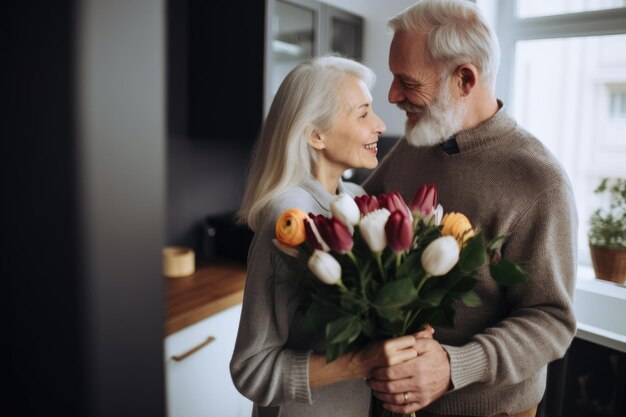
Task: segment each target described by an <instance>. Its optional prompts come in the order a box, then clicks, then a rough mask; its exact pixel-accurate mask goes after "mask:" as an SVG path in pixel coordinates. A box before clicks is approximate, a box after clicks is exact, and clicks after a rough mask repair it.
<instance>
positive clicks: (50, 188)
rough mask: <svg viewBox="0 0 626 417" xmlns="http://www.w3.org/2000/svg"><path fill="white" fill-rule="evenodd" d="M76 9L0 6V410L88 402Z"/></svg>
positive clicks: (70, 411)
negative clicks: (83, 323)
mask: <svg viewBox="0 0 626 417" xmlns="http://www.w3.org/2000/svg"><path fill="white" fill-rule="evenodd" d="M74 12H75V7H74V4H73V2H69V1H66V2H59V3H58V4H56V3H55V4H53V3H51V2H18V1H9V2H2V5H1V6H0V15H2V16H3V26H4V25H7V26H4V27H3V29H4V30H5V31H6V33H3V35H2V36H1V39H2V41H1V42H2V51H3V57H2V59H3V67H4V71H7V70H8V72H3V74H4V75H3V77H2V91H3V92H4V94H3V96H4V97H3V100H2V101H3V111H2V114H3V119H2V120H3V121H2V126H3V129H2V141H1V143H2V152H1V155H2V163H1V164H0V167H1V169H2V207H3V215H2V228H1V229H0V230H1V232H0V238H1V240H2V255H1V259H2V261H1V262H0V268H1V269H0V271H1V272H0V275H2V277H3V278H2V282H3V283H2V287H3V288H2V290H0V297H1V301H0V315H1V316H2V321H3V323H4V326H3V329H2V331H0V357H2V358H3V360H2V365H1V366H0V381H1V382H2V384H1V386H2V387H3V389H2V390H0V409H1V410H2V411H0V413H1V414H3V415H10V416H15V417H18V416H19V417H21V416H46V415H50V414H49V413H51V412H52V411H61V410H63V413H64V415H67V416H76V417H77V416H80V415H82V414H83V411H84V407H85V402H84V399H85V389H84V384H83V382H84V379H83V375H82V374H81V371H80V369H81V366H82V364H83V351H82V341H81V338H80V337H79V336H78V335H80V334H81V316H80V311H81V308H82V303H81V298H80V297H79V294H80V293H81V288H82V283H81V279H80V275H79V265H78V264H77V262H76V261H77V258H76V254H77V252H78V225H77V223H76V221H75V220H74V219H75V218H76V215H77V207H76V205H75V201H76V197H77V188H76V184H77V178H76V169H75V165H76V164H75V162H76V143H77V141H76V137H75V135H74V122H75V115H74V109H75V107H76V106H75V103H74V98H73V79H74V70H73V62H74V57H75V51H74V49H73V47H72V40H73V36H74V34H73V30H72V27H73V19H74ZM3 32H4V31H3ZM44 69H45V70H44ZM7 92H8V95H5V94H7ZM6 387H8V388H9V389H8V391H7V389H6ZM67 393H73V394H72V395H71V396H70V395H67ZM7 410H8V414H5V413H6V412H7Z"/></svg>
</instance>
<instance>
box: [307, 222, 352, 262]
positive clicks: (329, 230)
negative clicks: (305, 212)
mask: <svg viewBox="0 0 626 417" xmlns="http://www.w3.org/2000/svg"><path fill="white" fill-rule="evenodd" d="M309 217H311V218H312V219H313V222H314V223H315V226H316V227H317V231H318V232H319V234H320V236H321V238H322V239H323V240H324V242H326V244H328V246H329V247H330V249H331V250H332V251H334V252H337V253H341V254H345V253H347V252H350V251H351V250H352V247H353V246H354V239H353V238H352V235H351V234H350V231H349V230H348V228H347V227H346V226H345V225H344V224H343V223H341V222H340V221H339V220H337V219H335V218H330V219H329V218H328V217H325V216H323V215H321V214H320V215H317V216H315V215H313V214H310V213H309Z"/></svg>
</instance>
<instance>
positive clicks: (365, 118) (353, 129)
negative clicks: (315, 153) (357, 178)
mask: <svg viewBox="0 0 626 417" xmlns="http://www.w3.org/2000/svg"><path fill="white" fill-rule="evenodd" d="M338 93H339V94H340V98H339V100H340V106H339V107H340V109H341V110H340V112H339V114H337V116H336V117H335V120H334V121H333V124H332V126H331V127H330V129H328V130H327V131H325V132H322V133H320V137H321V139H322V141H323V143H324V149H322V150H321V152H320V155H319V156H320V158H322V159H323V160H324V162H325V163H327V164H328V165H330V166H332V167H333V168H336V169H338V170H340V171H341V172H343V171H345V170H346V169H349V168H367V169H373V168H376V166H377V165H378V159H377V158H376V154H377V152H378V146H377V144H378V136H379V135H381V134H383V133H384V132H385V129H386V127H385V124H384V123H383V121H382V120H381V118H380V117H378V115H377V114H376V113H374V110H373V109H372V95H371V94H370V92H369V90H368V88H367V86H366V85H365V83H364V82H363V81H362V80H360V79H359V78H358V77H356V76H353V75H347V76H346V77H345V78H344V81H343V82H342V84H341V87H340V89H339V91H338Z"/></svg>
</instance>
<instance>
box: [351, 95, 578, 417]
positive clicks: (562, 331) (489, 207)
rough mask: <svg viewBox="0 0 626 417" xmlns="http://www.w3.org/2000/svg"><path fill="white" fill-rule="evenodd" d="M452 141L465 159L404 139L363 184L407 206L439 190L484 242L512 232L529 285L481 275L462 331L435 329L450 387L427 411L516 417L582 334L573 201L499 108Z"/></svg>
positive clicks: (509, 253)
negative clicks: (424, 191)
mask: <svg viewBox="0 0 626 417" xmlns="http://www.w3.org/2000/svg"><path fill="white" fill-rule="evenodd" d="M500 104H501V103H500ZM456 141H457V143H458V147H459V150H460V152H459V153H454V154H448V153H446V152H445V151H444V150H443V149H442V147H440V146H432V147H425V148H416V147H413V146H410V145H409V144H408V143H407V142H406V140H405V139H401V140H400V141H399V143H398V144H397V145H396V146H395V147H394V148H393V149H392V150H391V151H390V153H389V155H388V156H387V157H386V158H385V159H384V160H383V161H382V162H381V164H380V166H379V168H378V169H377V170H376V171H375V172H374V173H373V174H372V175H371V176H370V177H369V178H368V179H367V180H366V181H365V183H364V184H363V186H364V188H365V190H366V191H367V192H368V193H369V194H377V193H380V192H389V191H399V192H400V193H401V194H402V195H403V196H404V198H405V199H406V200H407V201H408V200H409V199H410V198H411V196H412V195H413V193H414V192H415V190H416V189H417V188H418V187H419V186H420V185H421V184H424V183H432V184H435V185H436V187H437V192H438V198H439V202H440V203H441V205H442V206H443V208H444V211H445V212H451V211H455V212H461V213H463V214H465V215H466V216H467V217H468V218H469V219H470V221H471V222H472V224H473V225H475V226H480V228H481V229H482V231H483V232H484V235H485V237H486V238H487V239H491V238H493V237H495V236H498V235H503V234H507V235H509V238H508V240H507V242H506V244H505V245H504V246H503V248H502V256H503V257H504V258H506V259H511V260H515V261H520V262H523V263H524V264H525V266H526V268H527V271H528V272H529V273H530V275H531V276H532V282H531V283H529V284H523V285H519V286H515V287H512V288H503V287H500V286H498V285H497V284H495V283H494V281H493V280H492V279H491V278H489V277H488V275H487V274H488V271H487V270H486V269H485V270H484V271H483V273H482V275H481V276H480V281H479V283H478V285H477V287H476V290H477V293H478V294H479V296H480V298H481V299H482V302H483V305H482V306H480V307H474V308H469V307H465V306H463V305H460V306H459V309H458V313H457V322H456V329H455V330H449V329H436V332H435V338H436V339H437V340H439V341H440V342H441V343H442V345H443V347H444V349H445V350H446V351H447V352H448V355H449V357H450V364H451V369H452V383H453V385H454V389H452V390H451V391H450V392H448V393H447V394H445V395H444V396H443V397H441V398H440V399H438V400H437V401H435V402H434V403H433V404H431V406H429V407H428V410H430V411H432V412H436V413H440V414H460V415H469V416H491V415H494V414H497V413H502V412H505V413H516V412H520V411H523V410H526V409H529V408H531V407H532V406H534V405H536V404H538V403H539V401H540V400H541V398H542V395H543V392H544V390H545V384H546V368H547V364H548V363H549V362H551V361H553V360H555V359H557V358H560V357H562V356H563V355H564V353H565V351H566V349H567V348H568V346H569V344H570V342H571V340H572V338H573V336H574V333H575V330H576V321H575V319H574V314H573V310H572V299H573V292H574V284H575V271H576V231H577V213H576V208H575V203H574V197H573V193H572V189H571V186H570V184H569V181H568V179H567V177H566V174H565V172H564V171H563V169H562V167H561V166H560V165H559V163H558V162H557V161H556V159H555V158H554V157H553V155H552V154H551V153H550V152H549V151H548V150H547V149H546V148H545V147H544V146H543V145H542V144H541V142H539V141H538V140H537V139H536V138H534V137H533V136H532V135H531V134H529V133H528V132H526V131H524V130H523V129H522V128H520V127H519V126H518V125H517V124H516V122H515V121H514V120H513V119H512V118H511V117H510V116H509V115H508V114H507V113H506V112H505V110H504V109H503V108H501V109H500V110H499V111H498V112H497V113H496V114H495V115H494V116H493V117H491V118H490V119H488V120H486V121H485V122H483V123H482V124H480V125H479V126H477V127H475V128H473V129H470V130H466V131H462V132H460V133H458V134H457V135H456Z"/></svg>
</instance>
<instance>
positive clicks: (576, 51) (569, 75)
mask: <svg viewBox="0 0 626 417" xmlns="http://www.w3.org/2000/svg"><path fill="white" fill-rule="evenodd" d="M513 85H514V89H513V102H512V103H511V107H512V113H513V115H514V116H515V117H516V119H517V120H518V122H519V123H520V125H521V126H523V127H524V128H526V129H527V130H529V131H530V132H531V133H533V134H534V135H535V136H536V137H537V138H539V139H540V140H541V141H542V142H543V143H544V144H545V145H546V146H547V147H548V148H549V149H550V150H551V151H552V152H553V153H554V154H555V155H556V157H557V158H558V159H559V160H560V161H561V163H562V164H563V166H564V167H565V170H566V171H567V173H568V175H569V177H570V180H571V181H572V185H573V187H574V193H575V196H576V203H577V206H578V214H579V221H580V223H579V240H578V243H579V248H580V261H581V263H590V259H589V252H588V244H587V230H588V222H589V216H590V215H591V212H592V211H593V210H594V209H595V208H597V207H598V205H600V204H602V201H600V200H599V199H598V197H597V196H596V195H595V194H593V190H594V189H595V187H596V186H597V184H598V183H599V181H600V178H601V177H605V176H609V177H622V178H626V123H625V122H624V119H621V118H615V117H612V111H613V110H614V109H615V110H618V109H619V111H621V110H622V109H623V106H624V104H623V101H622V100H623V99H624V97H623V95H622V92H626V35H614V36H604V37H580V38H567V39H542V40H532V41H519V42H517V45H516V55H515V79H514V83H513Z"/></svg>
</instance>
